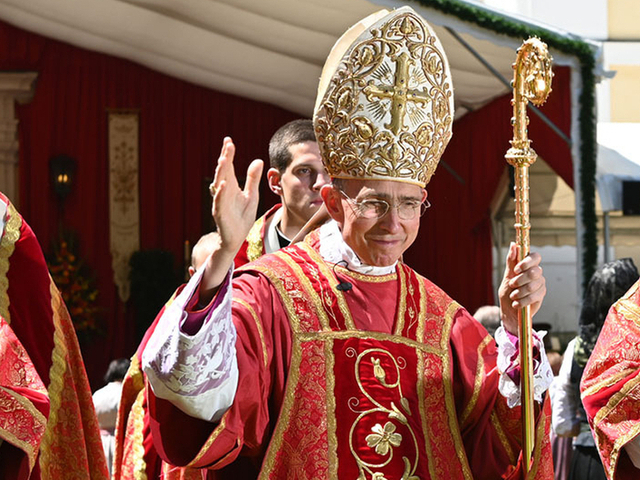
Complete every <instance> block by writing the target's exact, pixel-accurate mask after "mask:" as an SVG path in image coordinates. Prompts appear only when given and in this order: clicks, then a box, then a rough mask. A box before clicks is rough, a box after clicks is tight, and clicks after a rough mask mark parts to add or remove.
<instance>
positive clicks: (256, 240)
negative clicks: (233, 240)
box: [247, 217, 264, 262]
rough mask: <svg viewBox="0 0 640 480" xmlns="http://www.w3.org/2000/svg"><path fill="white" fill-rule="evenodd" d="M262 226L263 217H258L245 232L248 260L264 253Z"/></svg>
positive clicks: (252, 259) (255, 258) (251, 260)
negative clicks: (247, 231)
mask: <svg viewBox="0 0 640 480" xmlns="http://www.w3.org/2000/svg"><path fill="white" fill-rule="evenodd" d="M263 227H264V217H260V218H259V219H258V220H256V222H255V223H254V224H253V226H252V227H251V230H249V233H248V234H247V259H248V260H249V261H250V262H253V261H254V260H257V259H258V258H260V257H261V256H262V255H263V253H264V243H263V241H262V229H263Z"/></svg>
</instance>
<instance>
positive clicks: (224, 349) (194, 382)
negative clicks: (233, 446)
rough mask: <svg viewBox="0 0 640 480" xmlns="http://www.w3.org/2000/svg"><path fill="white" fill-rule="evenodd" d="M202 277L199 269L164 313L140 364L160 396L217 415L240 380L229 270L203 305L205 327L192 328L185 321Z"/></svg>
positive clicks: (202, 414)
mask: <svg viewBox="0 0 640 480" xmlns="http://www.w3.org/2000/svg"><path fill="white" fill-rule="evenodd" d="M205 263H206V262H205ZM201 278H202V270H199V271H198V272H197V273H196V274H195V275H194V276H193V277H192V278H191V280H190V281H189V283H188V284H187V286H186V287H185V288H184V290H183V291H182V292H181V293H180V295H179V296H178V297H177V298H176V299H175V300H174V302H173V303H172V304H171V305H170V306H169V307H167V309H166V310H165V312H164V313H163V315H162V317H161V318H160V320H159V322H158V325H157V326H156V329H155V331H154V333H153V335H152V336H151V338H150V339H149V342H148V344H147V346H146V348H145V350H144V352H143V354H142V368H143V370H144V372H145V374H146V375H147V378H148V380H149V384H150V385H151V388H152V389H153V393H154V395H156V396H157V397H158V398H162V399H165V400H168V401H170V402H171V403H173V404H174V405H175V406H176V407H178V408H179V409H180V410H182V411H183V412H185V413H186V414H188V415H190V416H192V417H195V418H199V419H202V420H207V421H217V420H219V419H220V418H221V417H222V415H223V414H224V412H225V411H226V410H227V409H228V408H229V407H230V406H231V405H232V403H233V400H234V398H235V393H236V388H237V385H238V363H237V358H236V347H235V345H236V329H235V327H234V325H233V321H232V318H231V299H232V289H231V288H230V284H231V271H230V273H229V275H227V278H226V279H225V281H224V283H223V285H222V286H221V288H220V292H219V295H217V296H216V297H215V298H214V299H213V301H212V303H211V304H210V305H209V306H208V307H205V309H204V322H203V323H202V325H201V327H200V328H199V329H197V331H195V332H192V334H189V333H186V332H185V331H183V329H182V328H181V325H183V324H184V323H185V322H186V321H187V320H188V317H189V313H188V312H187V305H188V304H189V302H190V301H191V298H192V296H193V294H194V292H195V291H196V289H197V287H198V285H199V284H200V279H201ZM199 314H202V312H199Z"/></svg>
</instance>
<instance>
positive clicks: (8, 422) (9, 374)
mask: <svg viewBox="0 0 640 480" xmlns="http://www.w3.org/2000/svg"><path fill="white" fill-rule="evenodd" d="M48 416H49V397H48V396H47V389H46V388H45V387H44V384H43V383H42V380H41V379H40V377H39V376H38V372H36V369H35V367H34V366H33V363H31V359H30V358H29V355H28V354H27V352H26V350H25V349H24V347H23V346H22V344H21V343H20V341H19V340H18V339H17V338H16V336H15V334H14V333H13V331H12V330H11V327H10V326H9V324H7V322H5V320H4V319H3V318H2V317H0V478H11V479H14V480H22V479H25V480H26V479H28V478H29V475H30V474H31V471H32V470H33V468H34V466H35V464H36V459H37V458H38V452H39V450H40V442H41V441H42V437H43V436H44V432H45V429H46V427H47V417H48Z"/></svg>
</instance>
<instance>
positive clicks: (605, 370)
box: [580, 281, 640, 480]
mask: <svg viewBox="0 0 640 480" xmlns="http://www.w3.org/2000/svg"><path fill="white" fill-rule="evenodd" d="M639 319H640V281H638V282H636V283H635V284H634V285H633V286H632V287H631V288H630V289H629V291H628V292H627V293H625V294H624V295H623V296H622V297H621V298H620V299H619V300H618V301H617V302H616V303H614V304H613V306H612V307H611V309H610V310H609V313H608V315H607V318H606V320H605V321H604V325H603V326H602V331H601V332H600V335H599V336H598V337H597V342H596V344H595V347H594V348H593V352H592V353H591V356H590V357H589V361H588V362H587V364H586V367H585V368H584V372H583V374H582V381H581V384H580V390H581V396H582V404H583V405H584V409H585V411H586V413H587V418H588V420H589V424H590V426H591V429H592V432H593V436H594V439H595V443H596V446H597V448H598V452H599V454H600V458H601V459H602V463H603V465H604V471H605V474H606V475H607V478H608V479H610V480H614V479H615V480H631V479H636V478H639V477H640V437H639V436H638V435H639V433H640V401H639V396H638V392H639V391H640V387H639V385H640V375H638V373H639V372H640V350H639V346H640V329H639V325H640V324H639Z"/></svg>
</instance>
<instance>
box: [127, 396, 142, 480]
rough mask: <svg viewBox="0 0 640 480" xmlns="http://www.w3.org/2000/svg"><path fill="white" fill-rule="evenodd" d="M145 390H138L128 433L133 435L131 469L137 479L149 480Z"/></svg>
mask: <svg viewBox="0 0 640 480" xmlns="http://www.w3.org/2000/svg"><path fill="white" fill-rule="evenodd" d="M144 400H145V391H144V390H141V391H140V392H138V397H137V398H136V401H135V402H134V403H133V406H132V407H131V416H130V417H129V418H130V424H129V425H127V427H129V428H130V429H131V430H129V428H127V435H132V437H133V438H132V441H131V448H132V452H131V460H130V461H131V467H132V468H131V471H133V478H134V479H136V480H147V463H146V462H145V460H144V438H143V436H144V409H143V406H142V404H143V403H144Z"/></svg>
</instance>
